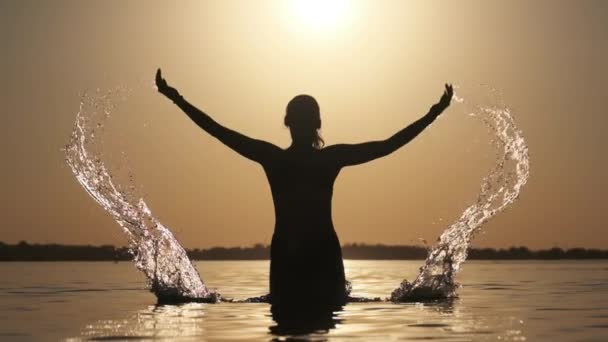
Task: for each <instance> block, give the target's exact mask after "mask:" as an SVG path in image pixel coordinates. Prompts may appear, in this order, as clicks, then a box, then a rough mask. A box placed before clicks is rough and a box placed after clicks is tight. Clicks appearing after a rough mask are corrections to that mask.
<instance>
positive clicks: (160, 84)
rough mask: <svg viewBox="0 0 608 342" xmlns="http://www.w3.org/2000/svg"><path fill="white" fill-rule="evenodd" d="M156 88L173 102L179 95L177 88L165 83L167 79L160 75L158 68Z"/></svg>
mask: <svg viewBox="0 0 608 342" xmlns="http://www.w3.org/2000/svg"><path fill="white" fill-rule="evenodd" d="M156 88H157V89H158V92H159V93H161V94H163V95H165V96H166V97H167V98H169V99H170V100H172V101H174V102H175V100H176V99H177V98H179V96H180V95H179V92H178V91H177V89H175V88H173V87H171V86H169V85H168V84H167V81H165V79H164V78H163V77H162V75H161V71H160V68H158V70H156Z"/></svg>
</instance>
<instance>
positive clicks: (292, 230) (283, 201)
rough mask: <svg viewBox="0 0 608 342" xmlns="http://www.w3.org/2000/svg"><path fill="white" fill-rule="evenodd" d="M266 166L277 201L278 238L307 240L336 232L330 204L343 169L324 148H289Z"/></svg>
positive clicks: (276, 232)
mask: <svg viewBox="0 0 608 342" xmlns="http://www.w3.org/2000/svg"><path fill="white" fill-rule="evenodd" d="M263 166H264V170H265V172H266V176H267V178H268V182H269V183H270V188H271V191H272V198H273V202H274V208H275V220H276V223H275V235H279V236H282V237H286V238H287V237H294V238H299V239H307V238H313V237H315V236H322V235H325V234H333V233H334V228H333V223H332V213H331V201H332V195H333V186H334V181H335V180H336V177H337V175H338V173H339V171H340V169H339V168H338V167H337V166H336V165H335V163H332V161H331V160H330V159H329V158H328V157H327V154H325V153H323V150H322V149H321V150H317V149H310V150H304V151H297V150H294V149H286V150H283V151H282V152H281V153H278V154H277V156H276V157H275V158H273V159H272V160H270V161H269V162H267V163H265V164H264V165H263Z"/></svg>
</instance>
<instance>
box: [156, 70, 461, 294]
mask: <svg viewBox="0 0 608 342" xmlns="http://www.w3.org/2000/svg"><path fill="white" fill-rule="evenodd" d="M156 85H157V87H158V91H159V92H160V93H161V94H163V95H165V96H166V97H167V98H169V99H170V100H172V101H173V102H174V103H175V104H176V105H177V106H178V107H179V108H181V109H182V110H183V111H184V112H185V113H186V114H187V115H188V116H189V117H190V119H192V121H194V123H196V124H197V125H198V126H199V127H200V128H202V129H203V130H205V131H206V132H207V133H209V134H211V135H212V136H214V137H215V138H217V139H218V140H220V141H221V142H222V143H223V144H225V145H226V146H228V147H230V148H231V149H233V150H234V151H236V152H237V153H239V154H240V155H242V156H243V157H245V158H248V159H251V160H253V161H256V162H258V163H260V164H261V165H262V167H263V168H264V171H265V172H266V176H267V178H268V182H269V183H270V188H271V192H272V199H273V202H274V208H275V228H274V234H273V236H272V244H271V252H270V302H271V304H272V305H273V306H275V305H277V306H278V305H288V306H291V305H292V304H295V305H302V304H310V303H311V302H315V303H325V304H327V305H333V306H336V305H337V306H339V305H342V304H344V303H345V302H346V300H347V298H348V292H347V290H346V281H345V278H344V266H343V263H342V251H341V249H340V243H339V241H338V237H337V235H336V231H335V230H334V226H333V223H332V217H331V199H332V194H333V185H334V181H335V180H336V177H337V176H338V173H339V172H340V170H341V169H342V168H343V167H345V166H351V165H357V164H362V163H366V162H368V161H371V160H374V159H377V158H380V157H383V156H386V155H388V154H390V153H392V152H394V151H395V150H397V149H399V148H400V147H402V146H403V145H405V144H407V143H408V142H409V141H410V140H412V139H413V138H415V137H416V136H417V135H418V134H419V133H420V132H422V131H423V130H424V129H425V128H426V127H427V126H428V125H429V124H431V123H432V122H433V121H434V120H435V118H437V116H439V114H441V113H442V112H443V111H444V110H445V109H446V108H447V107H448V106H449V104H450V100H451V98H452V94H453V91H452V86H451V85H449V84H446V85H445V92H444V93H443V96H441V99H440V100H439V102H438V103H437V104H435V105H433V106H432V107H431V109H430V111H429V112H428V114H426V115H425V116H423V117H422V118H420V119H419V120H417V121H416V122H414V123H412V124H411V125H409V126H407V127H405V128H404V129H402V130H401V131H399V132H397V133H396V134H395V135H393V136H392V137H390V138H388V139H386V140H381V141H372V142H365V143H361V144H337V145H331V146H328V147H323V144H324V142H323V139H321V137H320V136H319V133H318V130H319V129H320V128H321V116H320V110H319V105H318V104H317V101H316V100H315V99H314V98H313V97H311V96H308V95H298V96H296V97H294V98H293V99H292V100H291V101H290V102H289V104H288V105H287V111H286V115H285V126H287V127H289V130H290V133H291V138H292V144H291V146H289V147H288V148H287V149H282V148H279V147H277V146H275V145H273V144H271V143H268V142H265V141H262V140H256V139H252V138H249V137H247V136H245V135H243V134H240V133H238V132H235V131H233V130H230V129H228V128H226V127H223V126H222V125H220V124H218V123H217V122H215V121H214V120H213V119H212V118H211V117H209V116H208V115H207V114H205V113H203V112H202V111H201V110H199V109H198V108H196V107H194V106H193V105H191V104H190V103H188V102H187V101H186V100H184V98H183V97H182V96H181V95H180V94H179V92H178V91H177V90H176V89H174V88H172V87H170V86H169V85H168V84H167V82H166V81H165V80H164V79H163V78H162V76H161V71H160V69H158V71H157V72H156Z"/></svg>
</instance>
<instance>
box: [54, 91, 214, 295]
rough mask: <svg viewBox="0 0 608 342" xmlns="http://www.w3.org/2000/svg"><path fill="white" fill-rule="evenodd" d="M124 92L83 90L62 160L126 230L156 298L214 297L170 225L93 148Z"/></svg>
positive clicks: (130, 246)
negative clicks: (117, 178)
mask: <svg viewBox="0 0 608 342" xmlns="http://www.w3.org/2000/svg"><path fill="white" fill-rule="evenodd" d="M128 95H129V89H126V88H124V87H118V88H115V89H112V90H110V91H107V92H105V93H104V92H102V91H100V90H99V89H98V90H97V91H95V92H91V93H85V94H83V95H82V97H81V101H80V109H79V110H78V113H77V115H76V122H75V123H74V128H73V131H72V135H71V138H70V142H69V143H68V144H67V145H66V146H65V150H64V151H65V155H66V162H67V164H68V165H69V167H70V169H71V170H72V172H73V173H74V175H75V176H76V179H77V180H78V182H79V183H80V185H82V187H83V188H84V189H85V190H86V191H87V192H88V193H89V195H91V197H93V199H94V200H95V201H96V202H97V203H99V205H101V207H102V208H103V209H104V210H105V211H107V212H108V213H109V214H110V215H111V216H112V218H114V220H115V221H116V222H117V223H118V225H119V226H120V227H121V228H122V229H123V231H124V232H125V233H126V235H127V237H128V241H129V249H130V252H131V254H132V255H133V261H134V262H135V267H137V269H138V270H140V271H141V272H143V273H144V275H145V276H146V278H147V279H148V285H149V288H150V290H151V291H152V292H154V294H156V296H157V298H158V299H159V301H166V302H180V301H200V302H216V301H218V300H219V299H220V296H219V294H217V293H215V292H213V291H211V290H209V289H208V288H207V287H206V286H205V284H204V283H203V281H202V280H201V278H200V276H199V273H198V271H197V270H196V268H195V267H194V265H193V264H192V262H191V261H190V260H189V259H188V256H187V255H186V251H185V250H184V248H183V247H182V246H181V245H180V244H179V242H178V241H177V240H176V239H175V237H174V236H173V234H172V233H171V231H170V230H169V229H168V228H166V227H165V226H163V225H162V224H161V223H160V222H159V220H158V219H157V218H156V217H154V216H153V215H152V212H151V211H150V209H149V208H148V205H147V204H146V202H145V201H144V200H143V199H142V198H139V199H136V196H135V188H134V186H129V187H127V188H123V187H122V186H121V185H120V184H116V185H115V184H114V181H113V175H112V174H111V172H110V170H109V169H108V168H107V167H106V165H105V164H104V162H103V161H102V159H101V156H102V155H101V152H99V151H96V149H98V148H99V141H98V140H97V139H98V135H101V134H99V133H101V131H102V130H103V128H104V124H105V122H106V120H107V119H108V117H109V116H110V114H111V113H112V112H113V110H114V109H115V106H116V104H117V103H119V102H120V100H123V99H126V97H127V96H128Z"/></svg>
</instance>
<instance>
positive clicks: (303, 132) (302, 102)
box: [285, 95, 325, 148]
mask: <svg viewBox="0 0 608 342" xmlns="http://www.w3.org/2000/svg"><path fill="white" fill-rule="evenodd" d="M285 126H287V127H289V130H290V132H291V139H292V140H293V141H294V142H295V143H298V144H309V143H310V144H311V145H312V146H313V147H315V148H322V147H323V144H324V143H325V142H324V141H323V139H322V138H321V136H320V135H319V129H321V112H320V110H319V104H318V103H317V100H315V99H314V97H312V96H310V95H298V96H296V97H294V98H293V99H292V100H291V101H289V103H288V104H287V110H286V114H285Z"/></svg>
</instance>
